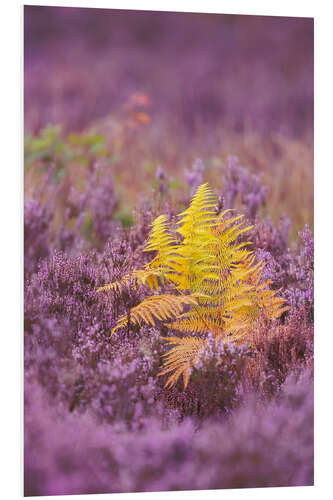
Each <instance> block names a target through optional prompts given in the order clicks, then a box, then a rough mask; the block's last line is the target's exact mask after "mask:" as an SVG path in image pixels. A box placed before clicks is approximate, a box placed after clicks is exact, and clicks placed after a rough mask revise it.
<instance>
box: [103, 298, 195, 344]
mask: <svg viewBox="0 0 333 500" xmlns="http://www.w3.org/2000/svg"><path fill="white" fill-rule="evenodd" d="M196 303H197V298H196V297H195V296H191V295H168V294H164V295H152V296H151V297H147V298H146V299H145V300H143V301H142V302H141V303H140V304H139V305H137V306H135V307H133V308H132V309H131V311H130V314H129V317H128V315H126V314H124V315H123V316H121V318H119V320H118V322H117V324H116V326H115V327H114V328H113V329H112V331H111V335H113V334H114V332H115V331H116V330H118V328H121V327H124V326H126V325H127V323H128V319H129V321H130V322H131V323H133V324H139V325H141V323H148V324H150V325H152V326H155V321H156V320H160V321H163V320H164V321H165V320H170V319H171V318H172V317H177V316H179V314H181V313H182V312H183V309H184V306H185V305H195V304H196Z"/></svg>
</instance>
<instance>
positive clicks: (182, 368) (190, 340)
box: [158, 337, 204, 389]
mask: <svg viewBox="0 0 333 500" xmlns="http://www.w3.org/2000/svg"><path fill="white" fill-rule="evenodd" d="M163 339H164V340H165V341H166V342H167V343H168V344H169V345H173V346H174V347H172V348H171V349H170V350H169V351H168V352H167V353H166V354H165V355H164V357H165V358H166V359H165V361H164V364H163V368H162V370H161V371H160V372H159V374H158V375H159V376H161V375H165V374H167V373H170V372H173V373H172V375H171V376H170V377H169V378H168V380H167V382H166V384H165V387H173V386H174V385H175V384H176V383H177V381H178V379H179V377H181V376H183V381H184V389H186V387H187V385H188V382H189V378H190V374H191V368H192V367H193V365H194V364H195V363H196V361H197V360H198V358H199V354H200V350H201V348H202V346H203V345H204V340H203V339H201V338H200V337H199V338H198V337H184V338H179V337H163Z"/></svg>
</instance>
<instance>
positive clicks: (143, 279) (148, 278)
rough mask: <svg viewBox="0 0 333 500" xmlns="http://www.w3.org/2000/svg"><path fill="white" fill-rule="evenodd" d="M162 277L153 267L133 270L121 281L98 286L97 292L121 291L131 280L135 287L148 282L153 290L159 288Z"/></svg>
mask: <svg viewBox="0 0 333 500" xmlns="http://www.w3.org/2000/svg"><path fill="white" fill-rule="evenodd" d="M159 277H160V272H159V271H156V270H153V269H147V270H146V269H139V270H136V271H132V272H131V273H129V274H126V275H125V276H123V277H122V278H121V279H120V280H119V281H114V282H113V283H109V284H108V285H103V286H100V287H99V288H97V292H109V291H116V292H121V291H122V290H123V289H124V288H125V287H126V286H127V285H128V284H129V283H130V282H131V281H132V282H133V286H134V288H135V287H136V285H137V284H138V285H145V284H147V285H148V286H149V288H150V289H151V290H152V291H153V290H158V289H159V286H158V278H159Z"/></svg>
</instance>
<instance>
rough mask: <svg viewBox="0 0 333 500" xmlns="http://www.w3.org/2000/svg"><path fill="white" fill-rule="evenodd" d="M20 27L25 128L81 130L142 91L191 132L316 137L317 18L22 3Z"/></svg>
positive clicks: (161, 114)
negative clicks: (247, 131)
mask: <svg viewBox="0 0 333 500" xmlns="http://www.w3.org/2000/svg"><path fill="white" fill-rule="evenodd" d="M24 28H25V32H24V45H25V51H24V52H25V54H24V64H25V128H26V130H27V131H30V132H36V131H38V130H39V128H40V127H42V126H44V125H46V124H49V123H61V124H62V125H63V126H64V128H65V129H66V130H71V131H73V130H75V131H77V130H82V129H83V128H84V127H86V126H87V125H88V124H89V123H91V121H92V120H94V119H97V118H103V117H105V116H107V115H108V114H110V113H114V112H117V111H119V110H120V109H121V108H122V106H123V105H124V103H126V102H127V100H128V97H129V95H131V94H132V93H134V92H143V93H146V94H148V95H149V97H150V99H151V101H152V113H154V114H155V115H156V116H158V118H159V119H161V120H162V121H163V120H164V121H165V120H167V121H168V122H169V124H175V125H177V127H180V128H182V129H184V131H186V132H187V133H189V134H193V133H194V132H197V131H199V130H200V128H202V127H203V126H204V127H211V129H212V130H214V129H216V127H218V128H219V129H220V128H226V129H229V130H230V129H232V130H236V131H239V132H242V131H243V130H244V127H248V126H251V127H254V128H255V129H257V130H259V131H260V132H267V133H270V132H271V131H279V132H284V133H285V134H288V135H292V136H297V137H299V136H303V134H309V133H310V134H312V130H313V19H305V18H287V17H285V18H283V17H261V16H239V15H237V16H236V15H222V14H188V13H186V14H184V13H170V12H145V11H125V10H112V9H110V10H104V9H85V8H65V7H35V6H25V9H24ZM161 123H162V122H161Z"/></svg>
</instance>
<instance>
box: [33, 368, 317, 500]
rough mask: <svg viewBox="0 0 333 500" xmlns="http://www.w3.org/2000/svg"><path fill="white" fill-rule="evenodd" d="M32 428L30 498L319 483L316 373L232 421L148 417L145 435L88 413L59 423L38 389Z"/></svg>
mask: <svg viewBox="0 0 333 500" xmlns="http://www.w3.org/2000/svg"><path fill="white" fill-rule="evenodd" d="M25 428H26V432H25V464H26V470H25V477H26V481H25V494H26V495H36V494H39V495H41V494H44V495H50V494H86V493H92V492H94V493H96V492H98V493H112V492H134V491H164V490H185V489H219V488H242V487H265V486H268V487H269V486H301V485H311V484H313V387H312V382H311V374H309V372H307V371H305V372H302V373H300V374H299V375H298V376H297V375H293V374H292V375H290V376H289V378H288V379H287V380H286V382H285V384H284V386H283V388H282V390H281V392H280V393H279V396H278V397H277V398H276V399H275V400H273V401H272V402H271V403H269V404H268V405H266V406H262V405H257V404H256V403H255V400H251V399H250V400H249V401H248V402H246V403H244V405H243V406H242V407H241V408H239V409H238V410H236V411H235V412H234V413H233V415H232V418H228V419H226V420H224V421H223V422H219V423H217V422H214V421H207V422H206V423H204V424H203V425H201V426H200V427H199V428H198V427H197V426H196V425H195V424H194V421H193V420H192V419H191V418H190V417H187V418H186V419H184V421H183V422H181V423H176V422H174V421H173V420H172V418H171V419H170V420H169V423H168V424H167V425H165V424H164V425H161V421H160V420H158V419H148V420H147V421H146V425H145V426H144V427H143V428H142V429H141V430H137V431H128V430H126V429H122V428H119V426H118V425H116V426H115V425H113V424H111V425H110V424H108V425H106V424H103V425H99V426H96V423H95V421H94V419H92V418H91V417H90V416H89V415H88V414H86V415H81V416H77V415H73V414H68V413H67V414H66V415H64V417H60V416H59V415H57V414H56V413H55V412H54V411H51V410H50V407H48V406H47V405H45V401H44V400H43V397H42V394H41V393H40V390H38V389H37V388H36V387H35V386H33V385H29V386H27V387H26V414H25ZM50 429H51V432H49V430H50ZM133 450H135V453H133ZM272 450H274V453H272Z"/></svg>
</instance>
